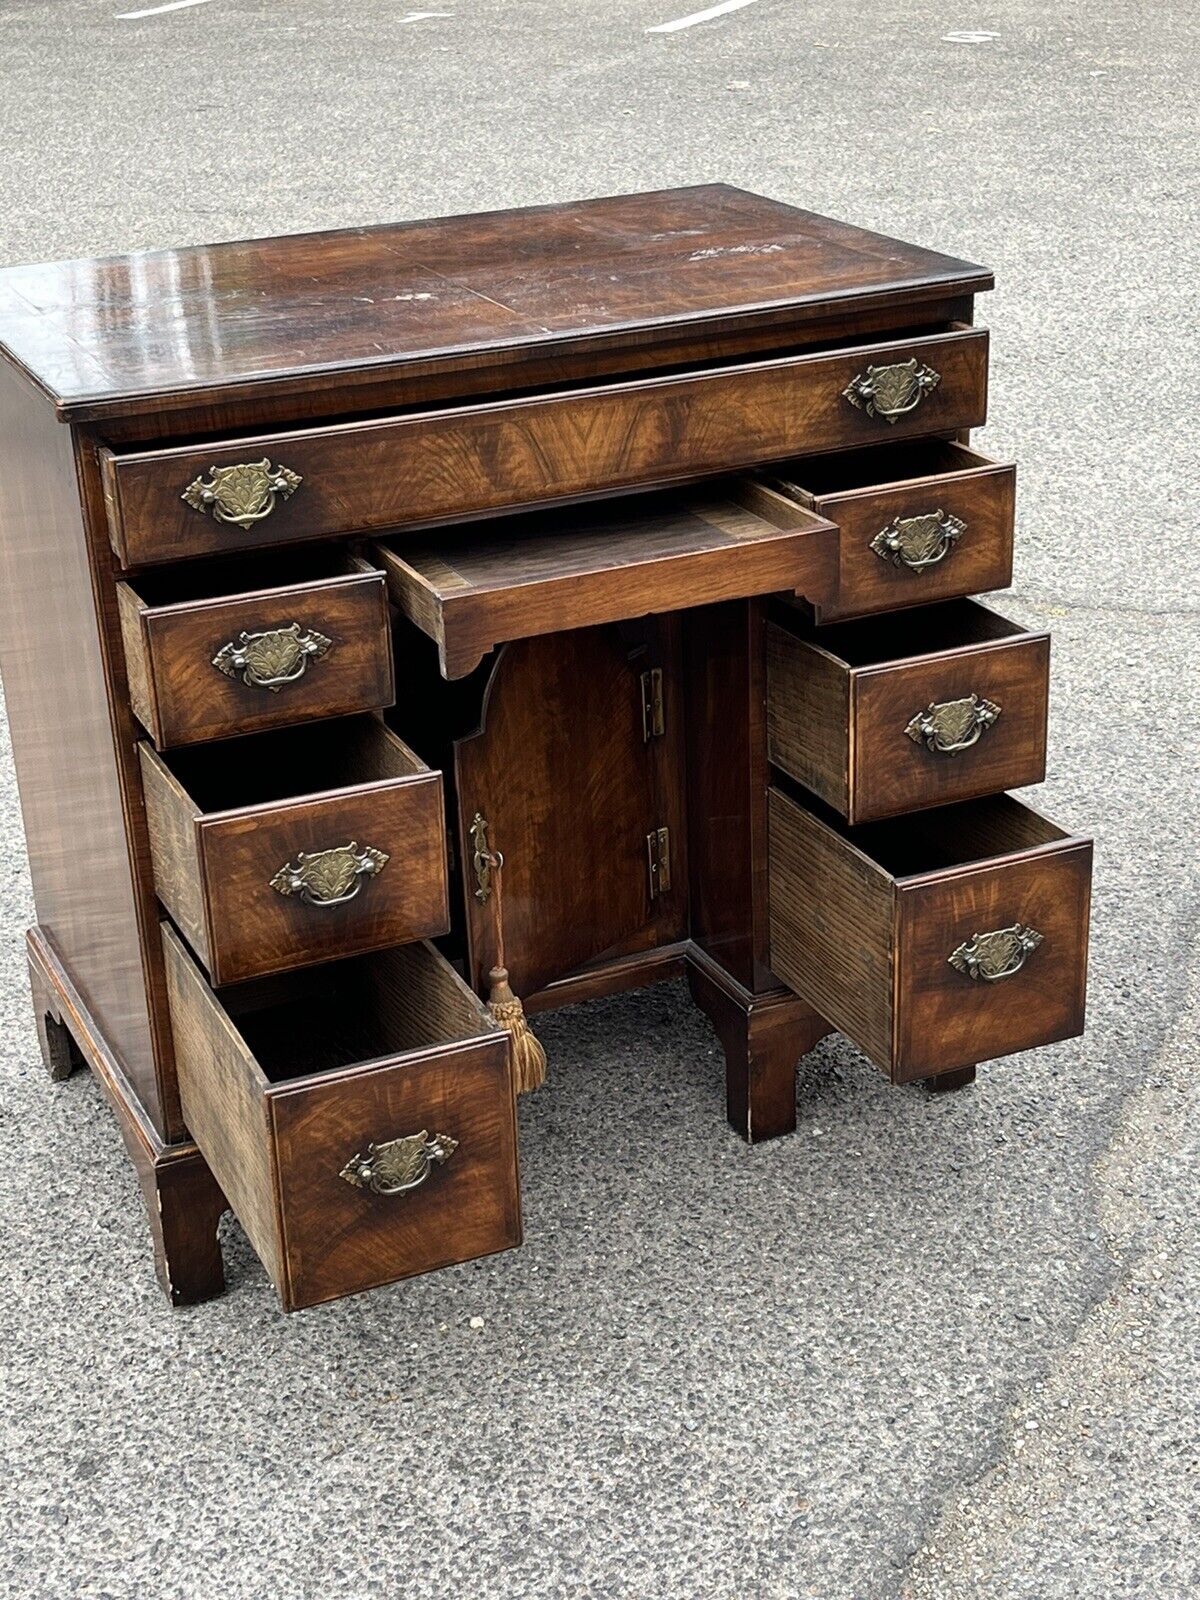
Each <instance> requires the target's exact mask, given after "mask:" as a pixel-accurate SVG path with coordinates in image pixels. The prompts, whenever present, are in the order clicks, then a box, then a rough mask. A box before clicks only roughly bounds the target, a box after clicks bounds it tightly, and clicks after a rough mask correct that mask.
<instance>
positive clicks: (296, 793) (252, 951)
mask: <svg viewBox="0 0 1200 1600" xmlns="http://www.w3.org/2000/svg"><path fill="white" fill-rule="evenodd" d="M138 753H139V755H140V756H141V765H142V784H143V792H144V795H145V802H146V819H147V822H148V824H149V833H150V854H151V859H152V862H153V865H154V878H155V884H156V887H157V889H158V897H159V899H160V900H161V901H162V903H163V905H164V906H166V908H167V910H168V911H169V912H170V913H171V915H172V917H173V918H174V919H175V921H176V923H177V924H178V925H179V927H180V928H181V929H182V930H183V933H184V934H185V936H186V937H187V939H188V941H189V942H190V944H191V946H192V948H193V950H195V952H196V954H197V955H198V956H199V957H200V959H201V961H202V962H203V963H204V966H205V968H206V969H207V971H208V973H209V976H210V977H211V978H212V980H213V982H214V983H216V984H223V983H235V982H238V981H240V980H241V979H244V978H256V977H261V976H262V975H264V974H266V973H271V972H284V971H287V970H288V969H289V968H292V967H305V966H311V965H313V964H314V963H315V962H319V961H329V960H330V959H331V958H332V957H335V956H349V955H355V954H357V953H358V952H359V951H363V950H375V949H378V948H380V947H381V946H384V945H393V944H404V943H407V942H409V941H411V940H415V939H423V938H426V937H428V936H431V935H434V934H440V933H445V932H446V930H447V927H448V926H449V913H448V899H447V888H446V828H445V812H444V805H443V798H442V776H441V773H440V772H432V771H430V769H429V768H428V767H427V766H425V765H424V763H423V762H421V761H420V760H418V758H417V757H416V756H415V755H414V754H413V752H412V751H411V750H410V749H409V748H408V746H407V745H406V744H404V743H402V741H401V740H400V739H398V738H397V737H396V735H395V734H394V733H392V732H391V731H390V729H388V728H385V727H384V725H383V723H382V722H381V721H380V720H379V718H378V717H374V716H364V717H350V718H346V719H344V720H342V721H339V722H331V723H327V724H325V725H324V726H318V727H315V728H304V729H289V730H287V731H285V732H282V733H262V734H256V735H254V736H253V737H251V738H249V739H234V740H224V741H222V742H221V743H220V744H212V745H206V746H205V747H204V748H203V749H200V750H180V751H176V752H175V753H173V754H172V755H170V756H162V755H159V754H158V753H157V752H156V751H155V750H154V749H153V748H152V746H151V745H150V744H148V743H147V742H146V741H144V740H143V742H142V743H141V744H140V745H139V746H138Z"/></svg>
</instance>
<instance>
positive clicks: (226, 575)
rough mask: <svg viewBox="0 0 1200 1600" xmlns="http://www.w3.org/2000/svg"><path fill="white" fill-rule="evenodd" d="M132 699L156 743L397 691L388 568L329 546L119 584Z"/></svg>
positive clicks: (226, 732)
mask: <svg viewBox="0 0 1200 1600" xmlns="http://www.w3.org/2000/svg"><path fill="white" fill-rule="evenodd" d="M117 602H118V609H119V611H120V616H121V635H122V638H123V640H124V644H125V663H126V668H127V671H128V675H129V697H130V700H131V701H132V703H133V709H134V713H135V715H136V716H137V719H138V721H139V722H140V723H141V724H142V726H143V727H144V728H145V729H146V730H147V732H148V733H149V734H150V736H151V737H152V738H153V740H154V743H155V744H156V745H157V747H158V748H159V749H160V750H167V749H170V748H171V747H172V746H173V745H181V744H195V743H197V742H198V741H200V740H203V739H223V738H228V737H229V736H231V735H233V734H239V733H258V732H261V731H262V730H263V729H265V728H279V727H283V726H285V725H287V724H289V723H295V722H308V721H310V720H312V719H313V718H315V717H340V716H346V715H348V714H350V713H351V712H355V711H376V710H380V709H381V708H382V707H384V706H390V705H391V703H392V701H393V700H394V699H395V685H394V682H393V676H392V649H391V633H390V628H389V623H388V608H387V595H386V587H385V580H384V575H383V573H382V572H377V571H374V570H373V569H372V568H370V567H369V566H367V564H366V563H365V562H362V561H359V560H357V559H356V558H355V557H354V556H351V555H350V554H349V553H348V552H346V551H344V550H339V549H337V548H336V547H335V548H333V549H321V550H297V551H290V552H283V551H280V552H278V553H277V554H275V555H274V556H272V557H271V558H270V559H269V560H267V559H264V558H262V557H257V558H256V557H254V556H251V557H243V558H242V559H241V560H237V561H232V560H231V561H196V562H185V563H181V564H180V565H179V566H176V567H170V568H167V569H165V570H163V571H159V572H148V573H145V574H143V575H142V576H141V577H139V578H137V579H135V580H134V579H131V580H129V581H127V582H125V583H118V585H117Z"/></svg>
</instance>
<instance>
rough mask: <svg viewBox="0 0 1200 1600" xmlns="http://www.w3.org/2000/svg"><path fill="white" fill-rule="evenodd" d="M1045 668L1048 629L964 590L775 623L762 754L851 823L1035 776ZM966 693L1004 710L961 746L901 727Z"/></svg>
mask: <svg viewBox="0 0 1200 1600" xmlns="http://www.w3.org/2000/svg"><path fill="white" fill-rule="evenodd" d="M777 614H778V615H779V616H781V617H783V616H785V613H784V612H783V611H782V610H781V611H780V612H779V613H777ZM1049 673H1050V636H1049V634H1046V633H1027V632H1026V631H1025V630H1024V629H1023V628H1020V627H1018V626H1017V625H1016V624H1015V623H1011V622H1009V621H1008V620H1007V619H1006V618H1004V617H1001V616H999V615H997V613H995V612H994V611H990V610H988V609H987V608H986V607H985V606H981V605H977V604H976V603H975V602H973V601H969V600H959V601H951V602H948V603H946V604H943V605H941V606H931V607H928V608H924V609H922V610H919V611H908V612H903V613H901V614H900V615H898V616H896V617H894V618H893V617H886V618H880V619H878V620H875V621H862V622H850V623H843V624H841V625H839V626H836V627H831V628H821V629H816V630H807V629H805V628H803V626H801V627H800V628H799V629H798V631H793V630H792V629H791V628H790V627H788V626H782V625H780V624H779V623H777V622H770V623H768V625H767V748H768V754H769V756H770V759H771V761H772V762H774V763H775V765H776V766H778V767H781V768H782V769H783V770H784V771H785V772H786V773H788V774H789V776H791V777H793V778H795V779H796V780H797V781H798V782H800V783H803V784H804V785H805V786H806V788H809V789H811V790H812V791H813V793H814V794H816V795H818V796H820V798H821V799H822V800H824V801H826V802H827V803H828V804H829V805H832V806H833V807H835V809H836V810H837V811H839V812H840V813H841V815H842V816H844V817H846V818H848V820H849V821H851V822H867V821H870V820H872V819H874V818H877V817H890V816H896V815H899V814H900V813H901V812H904V811H914V810H917V809H919V808H920V807H923V806H937V805H945V804H946V803H947V802H949V801H953V800H965V799H971V798H973V797H974V796H977V795H985V794H996V793H998V792H999V791H1000V790H1002V789H1008V788H1014V789H1015V788H1022V787H1024V786H1025V785H1027V784H1034V783H1040V782H1041V781H1042V779H1043V778H1044V777H1045V775H1046V714H1047V696H1048V692H1049ZM972 695H974V696H975V697H976V698H977V700H978V701H979V702H981V703H982V702H987V703H988V705H989V706H990V707H992V708H993V709H994V708H999V709H998V714H997V715H996V720H995V721H994V722H992V723H991V725H990V726H985V727H983V729H982V732H979V733H978V737H977V739H976V742H975V743H974V744H972V745H971V747H970V748H969V749H963V750H959V751H957V753H948V752H946V751H944V750H942V749H939V748H935V749H930V748H929V744H928V741H926V740H917V739H914V738H913V737H912V736H911V735H910V734H909V732H908V729H909V727H910V725H911V724H912V722H913V719H914V718H917V717H919V716H920V715H922V714H923V713H925V712H927V710H928V709H929V708H930V707H931V706H933V705H940V704H943V703H947V702H957V701H960V700H965V699H969V698H970V697H971V696H972ZM990 714H991V713H990V712H989V715H990Z"/></svg>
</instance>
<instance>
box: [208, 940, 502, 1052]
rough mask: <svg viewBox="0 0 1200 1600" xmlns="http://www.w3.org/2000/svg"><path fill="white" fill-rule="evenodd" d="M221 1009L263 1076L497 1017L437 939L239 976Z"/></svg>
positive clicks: (434, 1042) (415, 1046) (454, 1035)
mask: <svg viewBox="0 0 1200 1600" xmlns="http://www.w3.org/2000/svg"><path fill="white" fill-rule="evenodd" d="M222 1002H223V1004H224V1008H225V1010H226V1012H227V1014H228V1016H229V1018H230V1020H231V1021H233V1023H234V1024H235V1026H236V1028H237V1030H238V1032H239V1033H240V1034H241V1036H242V1039H243V1040H244V1042H245V1043H246V1045H247V1046H248V1048H249V1049H250V1051H251V1053H252V1054H253V1056H254V1059H255V1062H256V1063H257V1065H258V1068H259V1070H260V1072H261V1074H262V1078H263V1080H264V1081H265V1082H266V1083H288V1082H291V1081H292V1080H293V1079H296V1078H305V1077H310V1076H313V1075H316V1074H320V1073H324V1072H335V1071H337V1070H339V1069H340V1068H343V1067H350V1066H357V1065H359V1064H362V1063H368V1062H372V1061H379V1060H383V1059H385V1058H391V1057H394V1056H407V1055H413V1054H417V1053H420V1052H423V1051H428V1050H432V1049H437V1048H440V1047H442V1046H445V1045H447V1044H453V1043H456V1042H458V1041H460V1040H463V1039H474V1038H477V1037H478V1036H479V1035H480V1034H491V1033H493V1032H495V1031H496V1028H497V1024H496V1023H494V1022H493V1021H492V1019H491V1017H490V1016H489V1015H488V1013H487V1011H486V1009H485V1008H484V1007H483V1005H482V1004H481V1003H480V1001H479V1000H478V999H477V998H476V996H475V995H474V994H472V993H471V991H470V990H469V989H468V988H467V986H466V985H465V984H464V983H463V982H462V981H461V979H460V978H459V977H458V975H457V974H456V973H455V972H454V970H453V968H452V967H450V966H449V964H448V963H447V962H446V961H445V960H443V959H442V957H441V956H440V955H438V953H437V951H436V950H435V949H434V948H433V946H432V945H428V944H424V943H420V944H411V945H401V946H397V947H396V948H393V949H390V950H379V951H374V952H372V953H371V954H370V955H364V956H354V957H351V958H350V959H349V960H346V961H337V962H333V963H331V964H330V965H328V966H325V967H322V968H321V971H320V975H319V981H318V980H316V979H314V976H313V974H312V973H311V972H308V973H282V974H280V975H279V976H277V977H272V978H262V979H258V980H256V981H254V982H251V983H246V984H240V985H238V986H236V987H234V988H231V989H228V990H227V991H226V992H225V993H224V994H223V995H222Z"/></svg>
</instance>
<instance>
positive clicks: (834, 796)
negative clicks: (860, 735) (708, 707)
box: [765, 622, 851, 812]
mask: <svg viewBox="0 0 1200 1600" xmlns="http://www.w3.org/2000/svg"><path fill="white" fill-rule="evenodd" d="M765 633H766V652H767V759H768V760H769V761H771V762H773V763H774V765H775V766H777V767H781V768H782V769H783V771H784V772H786V773H787V774H788V776H789V777H791V778H795V780H796V782H797V783H802V784H804V786H805V788H807V789H811V790H812V792H813V793H814V794H817V795H820V797H821V799H822V800H825V801H827V802H828V804H829V805H831V806H835V807H836V808H837V809H838V810H839V811H842V812H845V811H846V810H847V808H848V806H849V803H850V799H849V797H850V781H851V773H850V750H851V742H850V740H849V738H848V737H847V728H848V726H849V722H850V681H851V680H850V677H849V675H848V674H847V673H846V672H845V670H844V669H843V668H842V666H841V665H840V664H839V663H838V662H837V661H835V660H834V659H833V658H832V657H831V656H829V655H827V654H826V652H825V651H823V650H821V649H820V648H817V647H812V646H802V645H801V644H799V643H798V642H797V640H796V639H795V638H794V637H793V635H792V634H790V633H789V632H788V631H787V629H786V628H781V627H780V626H779V624H778V623H775V622H768V623H767V626H766V629H765Z"/></svg>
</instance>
